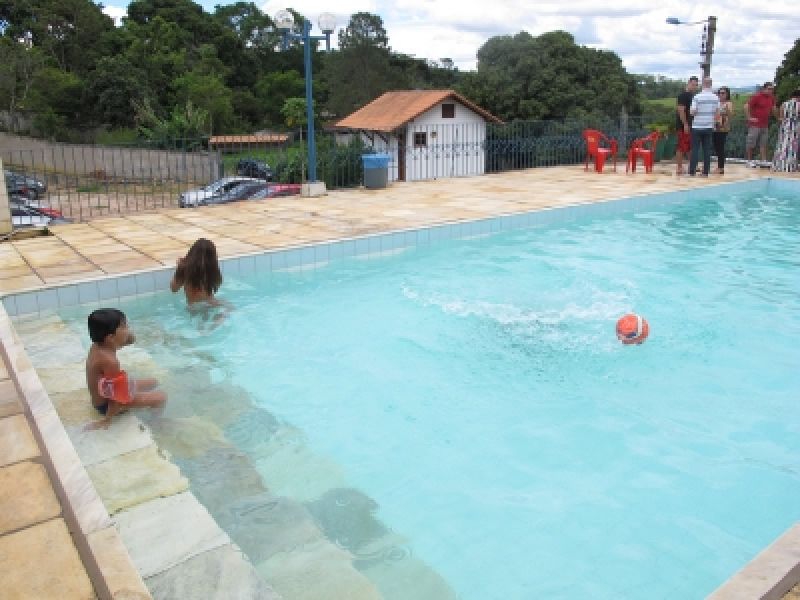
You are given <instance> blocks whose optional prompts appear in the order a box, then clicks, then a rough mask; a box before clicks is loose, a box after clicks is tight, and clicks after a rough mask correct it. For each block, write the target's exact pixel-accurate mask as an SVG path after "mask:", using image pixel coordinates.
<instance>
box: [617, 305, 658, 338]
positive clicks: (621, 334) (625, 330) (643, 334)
mask: <svg viewBox="0 0 800 600" xmlns="http://www.w3.org/2000/svg"><path fill="white" fill-rule="evenodd" d="M648 335H650V325H649V324H648V323H647V320H646V319H645V318H644V317H642V316H640V315H637V314H634V313H628V314H627V315H622V316H621V317H620V318H619V321H617V339H618V340H619V341H620V342H622V343H623V344H625V345H629V344H641V343H643V342H644V341H645V340H646V339H647V336H648Z"/></svg>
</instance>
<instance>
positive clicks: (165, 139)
mask: <svg viewBox="0 0 800 600" xmlns="http://www.w3.org/2000/svg"><path fill="white" fill-rule="evenodd" d="M133 106H134V110H135V111H136V123H137V125H138V129H139V134H140V135H141V136H142V137H144V138H145V139H147V140H150V141H152V142H153V143H155V144H156V145H159V146H171V145H173V144H174V143H175V142H176V141H178V140H187V141H189V142H190V143H197V142H196V140H199V139H200V138H202V137H205V136H206V135H207V132H208V129H209V126H210V119H209V116H208V112H206V111H204V110H202V109H200V108H197V107H195V106H194V105H193V104H192V103H191V101H187V102H186V104H185V105H184V106H176V107H175V108H173V110H172V113H171V114H170V116H169V118H166V119H165V118H161V117H159V116H158V114H157V113H156V111H155V110H154V109H153V107H152V106H151V105H150V102H149V101H148V100H144V101H143V102H134V103H133Z"/></svg>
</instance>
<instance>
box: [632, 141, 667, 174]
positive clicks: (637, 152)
mask: <svg viewBox="0 0 800 600" xmlns="http://www.w3.org/2000/svg"><path fill="white" fill-rule="evenodd" d="M659 137H660V136H659V134H658V132H657V131H654V132H653V133H651V134H650V135H647V136H645V137H643V138H639V139H636V140H633V142H632V143H631V147H630V149H629V150H628V163H627V166H626V167H625V172H626V173H627V172H628V171H629V170H630V171H631V172H632V173H635V172H636V163H637V162H638V161H639V159H640V158H641V159H642V164H643V165H644V172H645V173H652V172H653V163H654V162H655V156H656V143H657V142H658V138H659Z"/></svg>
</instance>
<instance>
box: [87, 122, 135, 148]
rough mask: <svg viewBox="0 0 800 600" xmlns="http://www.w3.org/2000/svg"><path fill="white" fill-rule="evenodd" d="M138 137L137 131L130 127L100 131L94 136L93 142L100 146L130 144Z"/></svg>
mask: <svg viewBox="0 0 800 600" xmlns="http://www.w3.org/2000/svg"><path fill="white" fill-rule="evenodd" d="M138 139H139V132H138V131H137V130H136V129H135V128H132V127H123V128H120V129H112V130H110V131H101V132H99V133H98V134H97V137H96V138H95V143H97V144H100V145H102V146H130V145H132V144H134V143H136V141H137V140H138Z"/></svg>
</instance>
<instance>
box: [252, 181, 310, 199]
mask: <svg viewBox="0 0 800 600" xmlns="http://www.w3.org/2000/svg"><path fill="white" fill-rule="evenodd" d="M302 187H303V186H302V185H301V184H299V183H271V184H269V185H268V186H266V187H265V188H264V189H263V190H259V191H257V192H256V193H254V194H253V195H252V196H250V200H264V199H265V198H278V197H280V196H297V195H299V194H300V189H301V188H302Z"/></svg>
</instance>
